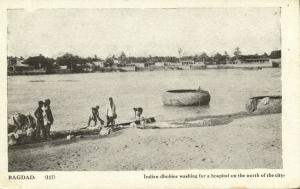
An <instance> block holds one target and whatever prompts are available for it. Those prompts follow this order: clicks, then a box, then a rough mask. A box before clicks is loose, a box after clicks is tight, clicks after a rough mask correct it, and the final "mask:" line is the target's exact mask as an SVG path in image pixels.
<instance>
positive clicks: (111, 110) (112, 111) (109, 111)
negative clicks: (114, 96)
mask: <svg viewBox="0 0 300 189" xmlns="http://www.w3.org/2000/svg"><path fill="white" fill-rule="evenodd" d="M115 112H116V106H115V104H113V105H112V107H110V104H108V106H107V116H109V117H113V116H114V114H115Z"/></svg>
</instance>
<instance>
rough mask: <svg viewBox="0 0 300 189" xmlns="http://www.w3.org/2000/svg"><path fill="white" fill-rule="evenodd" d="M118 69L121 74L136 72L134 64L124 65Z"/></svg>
mask: <svg viewBox="0 0 300 189" xmlns="http://www.w3.org/2000/svg"><path fill="white" fill-rule="evenodd" d="M118 69H119V71H121V72H134V71H136V66H135V65H134V64H126V65H124V66H119V68H118Z"/></svg>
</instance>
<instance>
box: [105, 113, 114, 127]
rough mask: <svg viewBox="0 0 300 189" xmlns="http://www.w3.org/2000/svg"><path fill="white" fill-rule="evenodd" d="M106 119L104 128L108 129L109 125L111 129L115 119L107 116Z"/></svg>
mask: <svg viewBox="0 0 300 189" xmlns="http://www.w3.org/2000/svg"><path fill="white" fill-rule="evenodd" d="M106 118H107V125H106V126H107V127H108V126H109V125H111V127H113V126H114V125H115V118H114V117H110V116H107V117H106Z"/></svg>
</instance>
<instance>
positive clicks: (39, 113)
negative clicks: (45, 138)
mask: <svg viewBox="0 0 300 189" xmlns="http://www.w3.org/2000/svg"><path fill="white" fill-rule="evenodd" d="M34 116H35V117H36V119H37V120H38V121H42V122H44V121H43V110H42V108H40V107H38V108H37V109H36V110H35V112H34Z"/></svg>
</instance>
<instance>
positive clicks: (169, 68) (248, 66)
mask: <svg viewBox="0 0 300 189" xmlns="http://www.w3.org/2000/svg"><path fill="white" fill-rule="evenodd" d="M265 68H278V67H273V66H272V65H270V64H261V65H259V64H255V65H251V64H230V65H228V64H219V65H206V66H205V67H195V68H194V67H189V68H185V69H183V68H181V67H172V66H161V67H155V66H152V67H146V68H142V69H141V68H137V69H135V70H130V71H126V70H122V69H120V68H109V67H108V68H104V69H103V70H101V71H99V70H97V71H90V72H60V73H59V72H54V73H46V72H35V71H33V72H29V73H7V76H18V75H23V76H24V75H57V74H58V75H62V74H79V73H87V74H88V73H109V72H153V71H178V70H206V69H207V70H211V69H242V70H261V69H265ZM279 68H280V67H279Z"/></svg>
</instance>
